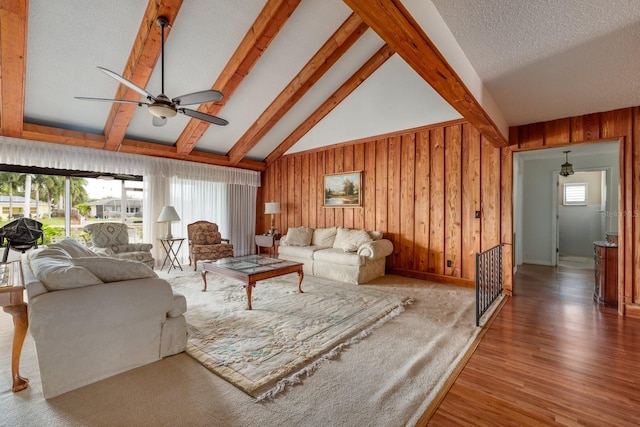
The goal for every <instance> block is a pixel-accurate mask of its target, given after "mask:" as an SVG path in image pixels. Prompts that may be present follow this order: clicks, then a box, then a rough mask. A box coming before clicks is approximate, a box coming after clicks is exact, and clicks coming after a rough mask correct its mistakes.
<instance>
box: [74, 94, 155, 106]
mask: <svg viewBox="0 0 640 427" xmlns="http://www.w3.org/2000/svg"><path fill="white" fill-rule="evenodd" d="M74 98H75V99H79V100H81V101H100V102H119V103H121V104H136V105H137V106H138V107H142V106H143V105H149V103H148V102H143V101H129V100H128V99H106V98H88V97H86V96H74Z"/></svg>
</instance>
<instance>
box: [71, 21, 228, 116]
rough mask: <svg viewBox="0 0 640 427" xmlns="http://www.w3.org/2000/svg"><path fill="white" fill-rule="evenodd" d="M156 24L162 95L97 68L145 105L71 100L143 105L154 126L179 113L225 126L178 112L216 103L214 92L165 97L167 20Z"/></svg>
mask: <svg viewBox="0 0 640 427" xmlns="http://www.w3.org/2000/svg"><path fill="white" fill-rule="evenodd" d="M156 23H157V24H158V26H159V27H160V28H161V29H162V52H161V55H160V58H161V68H160V76H161V81H162V87H161V90H162V92H161V93H160V95H158V96H153V95H152V94H151V93H149V92H147V91H146V90H144V89H142V88H141V87H139V86H138V85H136V84H135V83H133V82H130V81H129V80H127V79H125V78H124V77H122V76H121V75H120V74H118V73H115V72H113V71H111V70H109V69H107V68H104V67H98V69H99V70H100V71H102V72H103V73H105V74H106V75H108V76H109V77H111V78H113V79H115V80H117V81H118V82H120V83H121V84H123V85H125V86H127V87H128V88H129V89H132V90H134V91H136V92H138V93H139V94H140V95H142V96H144V97H145V98H146V99H147V102H145V101H130V100H125V99H104V98H87V97H82V96H76V97H75V98H76V99H80V100H83V101H101V102H118V103H121V104H137V105H138V106H139V107H142V106H143V105H146V106H147V110H149V112H150V113H151V114H152V115H153V116H154V117H153V121H152V123H153V125H154V126H164V125H165V124H166V123H167V120H166V119H170V118H172V117H175V116H176V115H177V114H178V113H182V114H184V115H185V116H188V117H191V118H195V119H198V120H202V121H205V122H208V123H213V124H216V125H220V126H225V125H227V124H229V122H228V121H226V120H225V119H222V118H220V117H216V116H213V115H211V114H207V113H203V112H201V111H197V110H191V109H188V108H182V107H181V108H178V106H182V105H194V104H206V103H209V102H215V101H220V100H221V99H223V97H224V96H223V95H222V93H221V92H220V91H217V90H214V89H207V90H202V91H199V92H193V93H188V94H185V95H180V96H178V97H175V98H173V99H170V98H169V97H168V96H166V95H165V94H164V29H165V28H166V27H170V25H169V20H168V19H167V18H166V17H164V16H159V17H158V19H156Z"/></svg>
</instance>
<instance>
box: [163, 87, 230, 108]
mask: <svg viewBox="0 0 640 427" xmlns="http://www.w3.org/2000/svg"><path fill="white" fill-rule="evenodd" d="M222 98H224V95H222V93H221V92H220V91H217V90H213V89H208V90H202V91H200V92H193V93H188V94H186V95H180V96H178V97H176V98H173V99H172V100H171V101H172V102H173V103H175V104H176V105H193V104H206V103H207V102H214V101H220V100H221V99H222Z"/></svg>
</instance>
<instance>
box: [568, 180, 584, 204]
mask: <svg viewBox="0 0 640 427" xmlns="http://www.w3.org/2000/svg"><path fill="white" fill-rule="evenodd" d="M563 200H564V203H563V204H564V205H586V204H587V183H586V182H576V183H571V184H564V194H563Z"/></svg>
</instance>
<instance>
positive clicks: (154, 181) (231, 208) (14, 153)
mask: <svg viewBox="0 0 640 427" xmlns="http://www.w3.org/2000/svg"><path fill="white" fill-rule="evenodd" d="M0 163H5V164H11V165H21V166H38V167H46V168H54V169H71V170H80V171H91V172H107V173H121V174H130V175H142V176H143V179H144V201H143V223H144V226H143V227H144V229H143V233H144V240H145V241H146V242H149V243H153V246H154V249H153V251H154V257H155V258H156V260H159V261H160V263H161V260H163V259H164V255H165V254H164V251H163V250H162V247H161V245H160V243H159V242H158V240H157V239H158V238H159V237H162V236H163V235H164V234H165V233H166V224H158V222H157V219H158V216H159V215H160V211H161V210H162V207H163V206H166V205H172V206H174V207H175V208H176V210H177V211H178V214H179V215H180V218H181V221H180V223H179V225H178V224H174V225H173V234H174V235H175V236H180V237H185V238H186V237H187V224H189V223H191V222H194V221H197V220H200V219H205V220H208V221H211V222H215V223H216V224H218V226H219V227H220V230H221V232H222V235H223V237H227V238H229V239H231V242H232V243H233V244H234V249H235V254H236V255H245V254H248V253H252V251H253V234H254V231H255V218H256V195H257V187H259V186H260V172H255V171H248V170H244V169H238V168H230V167H224V166H215V165H207V164H202V163H194V162H187V161H182V160H174V159H164V158H160V157H150V156H142V155H136V154H127V153H119V152H114V151H106V150H97V149H92V148H85V147H76V146H70V145H62V144H52V143H43V142H37V141H29V140H24V139H19V138H9V137H3V136H0ZM187 246H188V245H187V243H186V241H185V243H184V244H183V248H182V249H181V251H182V253H183V254H185V256H184V259H185V260H186V259H187V256H188V248H187Z"/></svg>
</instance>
